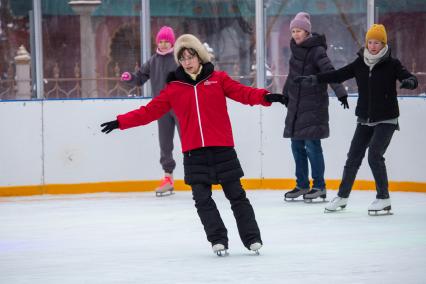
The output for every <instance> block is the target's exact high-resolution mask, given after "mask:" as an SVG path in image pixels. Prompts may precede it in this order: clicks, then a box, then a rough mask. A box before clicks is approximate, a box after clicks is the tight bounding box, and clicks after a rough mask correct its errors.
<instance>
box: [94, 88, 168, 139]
mask: <svg viewBox="0 0 426 284" xmlns="http://www.w3.org/2000/svg"><path fill="white" fill-rule="evenodd" d="M170 109H171V105H170V103H169V100H168V94H167V92H166V91H165V89H164V90H163V91H161V93H160V95H159V96H158V97H155V98H154V99H152V100H151V101H150V102H149V103H148V104H147V105H146V106H142V107H140V108H139V109H136V110H132V111H130V112H128V113H125V114H121V115H118V116H117V119H116V120H113V121H109V122H105V123H102V124H101V127H103V128H102V132H104V133H105V134H108V133H110V132H111V131H113V130H115V129H117V128H119V129H121V130H124V129H127V128H132V127H136V126H140V125H145V124H148V123H150V122H152V121H154V120H157V119H159V118H160V117H162V116H163V115H164V114H165V113H167V112H168V111H169V110H170Z"/></svg>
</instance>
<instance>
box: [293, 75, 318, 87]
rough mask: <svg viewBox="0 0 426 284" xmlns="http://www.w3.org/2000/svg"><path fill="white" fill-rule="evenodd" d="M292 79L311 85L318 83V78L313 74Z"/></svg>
mask: <svg viewBox="0 0 426 284" xmlns="http://www.w3.org/2000/svg"><path fill="white" fill-rule="evenodd" d="M293 81H294V82H295V83H300V84H306V85H311V86H313V85H316V84H318V78H317V76H315V75H308V76H296V77H295V78H294V80H293Z"/></svg>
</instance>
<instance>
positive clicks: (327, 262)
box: [0, 190, 426, 284]
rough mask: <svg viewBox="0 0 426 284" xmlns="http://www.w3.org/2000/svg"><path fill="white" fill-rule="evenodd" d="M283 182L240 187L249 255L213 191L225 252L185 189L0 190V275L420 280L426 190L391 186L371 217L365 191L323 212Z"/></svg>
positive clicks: (103, 279)
mask: <svg viewBox="0 0 426 284" xmlns="http://www.w3.org/2000/svg"><path fill="white" fill-rule="evenodd" d="M284 192H285V191H278V190H273V191H268V190H255V191H247V194H248V197H249V199H250V200H251V203H252V204H253V206H254V209H255V213H256V216H257V221H258V223H259V226H260V229H261V232H262V238H263V242H264V246H263V248H262V249H261V250H260V253H261V254H260V256H255V255H254V254H253V253H252V252H249V251H248V250H247V249H246V248H245V247H244V246H243V245H242V243H241V241H240V239H239V236H238V233H237V229H236V225H235V221H234V218H233V215H232V212H231V209H230V206H229V202H228V201H227V200H226V199H225V197H224V195H223V193H222V192H221V191H214V199H215V200H216V203H217V205H218V207H219V210H220V212H221V215H222V217H223V219H224V222H225V224H226V225H227V228H228V231H229V239H230V241H229V253H230V255H229V256H228V257H217V256H216V255H215V254H213V252H212V250H211V246H210V244H209V243H208V242H207V240H206V237H205V234H204V231H203V228H202V226H201V223H200V221H199V219H198V215H197V213H196V210H195V208H194V205H193V201H192V196H191V193H190V192H177V193H176V194H175V195H172V196H169V197H163V198H158V197H155V196H154V193H153V192H147V193H120V194H112V193H102V194H86V195H45V196H31V197H19V198H18V197H16V198H0V283H2V284H11V283H32V284H33V283H44V284H45V283H243V284H248V283H257V284H262V283H268V284H269V283H426V194H422V193H403V192H391V198H392V209H393V212H394V215H392V216H383V217H371V216H368V214H367V207H368V205H369V204H370V203H371V202H372V201H373V200H374V198H375V192H373V191H353V192H352V195H351V197H350V199H349V203H348V206H347V208H346V209H345V210H344V211H342V212H339V213H327V214H325V213H323V210H324V205H325V204H323V203H322V204H305V203H303V202H291V203H290V202H284V201H283V194H284ZM335 195H336V192H335V191H329V193H328V200H330V199H331V198H332V197H334V196H335Z"/></svg>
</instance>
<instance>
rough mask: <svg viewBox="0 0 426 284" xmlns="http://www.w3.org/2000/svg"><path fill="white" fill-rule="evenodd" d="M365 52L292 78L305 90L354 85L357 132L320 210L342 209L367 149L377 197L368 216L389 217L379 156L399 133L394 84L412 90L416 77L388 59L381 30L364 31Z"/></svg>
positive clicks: (387, 191)
mask: <svg viewBox="0 0 426 284" xmlns="http://www.w3.org/2000/svg"><path fill="white" fill-rule="evenodd" d="M365 40H366V47H367V48H362V49H361V50H360V51H359V52H358V58H357V59H355V61H354V62H352V63H350V64H349V65H347V66H345V67H343V68H341V69H339V70H337V71H332V72H326V73H321V74H317V75H316V76H301V77H299V78H297V79H296V81H298V82H302V84H306V85H316V84H317V83H324V82H336V83H337V82H343V81H346V80H348V79H350V78H354V77H355V80H356V82H357V85H358V93H359V96H358V102H357V106H356V110H355V114H356V116H357V117H358V120H357V127H356V130H355V134H354V137H353V138H352V142H351V146H350V149H349V153H348V158H347V160H346V164H345V167H344V171H343V177H342V182H341V183H340V186H339V192H338V194H337V197H335V198H334V199H333V200H332V201H330V203H329V204H328V205H327V206H326V208H325V209H326V211H336V210H337V209H339V208H342V209H343V208H345V207H346V204H347V200H348V197H349V194H350V192H351V190H352V186H353V183H354V181H355V178H356V174H357V172H358V169H359V167H360V166H361V162H362V160H363V158H364V155H365V151H366V150H367V148H368V163H369V165H370V168H371V171H372V173H373V176H374V180H375V182H376V190H377V195H376V199H375V200H374V201H373V203H372V204H371V205H370V206H369V207H368V212H369V214H370V213H371V212H375V213H376V214H377V212H380V211H382V210H385V211H386V212H385V213H389V211H390V209H391V201H390V198H389V190H388V177H387V172H386V165H385V159H384V157H383V155H384V154H385V152H386V149H387V147H388V146H389V143H390V141H391V139H392V135H393V133H394V132H395V130H397V129H398V130H399V126H398V117H399V107H398V99H397V92H396V80H399V81H401V85H400V88H406V89H415V88H416V87H417V78H416V77H415V76H414V75H412V74H411V73H410V72H408V71H407V70H406V69H405V67H404V66H402V64H401V62H400V61H399V60H398V59H396V58H392V57H391V50H390V48H389V47H388V45H387V35H386V30H385V27H384V26H383V25H376V24H375V25H373V26H372V27H371V28H370V29H369V30H368V32H367V34H366V37H365Z"/></svg>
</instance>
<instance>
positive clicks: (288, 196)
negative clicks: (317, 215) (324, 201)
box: [284, 186, 309, 201]
mask: <svg viewBox="0 0 426 284" xmlns="http://www.w3.org/2000/svg"><path fill="white" fill-rule="evenodd" d="M308 191H309V188H300V187H297V186H296V187H295V188H294V189H293V190H290V191H288V192H286V193H285V194H284V201H295V199H296V198H298V197H299V196H302V195H304V194H306V193H308Z"/></svg>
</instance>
